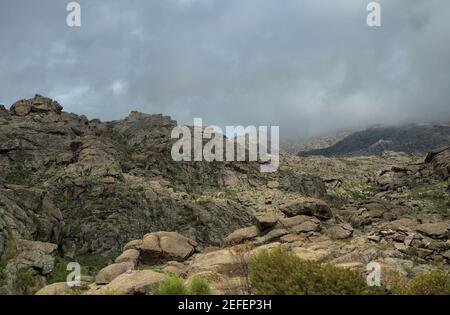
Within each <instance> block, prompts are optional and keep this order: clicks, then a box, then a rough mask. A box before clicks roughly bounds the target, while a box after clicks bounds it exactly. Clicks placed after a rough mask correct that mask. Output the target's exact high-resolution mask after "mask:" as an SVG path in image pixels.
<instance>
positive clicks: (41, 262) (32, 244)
mask: <svg viewBox="0 0 450 315" xmlns="http://www.w3.org/2000/svg"><path fill="white" fill-rule="evenodd" d="M57 248H58V246H57V245H56V244H51V243H45V242H39V241H29V240H19V241H17V244H16V252H17V253H18V255H17V256H16V257H15V258H14V259H11V260H10V261H8V264H7V265H6V267H5V270H6V271H7V273H8V274H16V273H17V272H19V271H22V270H28V271H31V272H33V273H36V272H38V273H39V274H41V275H47V274H49V273H50V272H52V271H53V268H54V265H55V258H54V256H55V255H56V250H57Z"/></svg>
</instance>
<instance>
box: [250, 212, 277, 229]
mask: <svg viewBox="0 0 450 315" xmlns="http://www.w3.org/2000/svg"><path fill="white" fill-rule="evenodd" d="M255 219H256V225H257V226H258V229H259V230H260V231H265V230H267V229H270V228H272V227H273V226H275V224H277V222H278V217H277V216H276V215H275V213H273V212H266V213H264V214H259V215H256V216H255Z"/></svg>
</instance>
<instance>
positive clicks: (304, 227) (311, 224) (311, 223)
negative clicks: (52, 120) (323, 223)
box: [291, 220, 320, 233]
mask: <svg viewBox="0 0 450 315" xmlns="http://www.w3.org/2000/svg"><path fill="white" fill-rule="evenodd" d="M291 231H292V232H294V233H308V232H318V231H320V222H319V221H318V220H317V221H316V220H308V221H305V222H303V223H300V224H299V225H296V226H293V227H292V228H291Z"/></svg>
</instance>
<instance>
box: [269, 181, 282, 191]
mask: <svg viewBox="0 0 450 315" xmlns="http://www.w3.org/2000/svg"><path fill="white" fill-rule="evenodd" d="M278 187H280V183H279V182H278V181H276V180H269V181H268V182H267V188H270V189H277V188H278Z"/></svg>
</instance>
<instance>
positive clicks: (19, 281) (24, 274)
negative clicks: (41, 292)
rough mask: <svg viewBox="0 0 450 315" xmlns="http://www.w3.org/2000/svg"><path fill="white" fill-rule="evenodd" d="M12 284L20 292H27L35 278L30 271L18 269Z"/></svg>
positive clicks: (34, 282)
mask: <svg viewBox="0 0 450 315" xmlns="http://www.w3.org/2000/svg"><path fill="white" fill-rule="evenodd" d="M13 285H14V288H15V289H17V290H19V291H20V292H21V293H25V292H29V290H31V289H33V288H34V286H35V285H36V278H35V277H34V275H33V274H32V273H31V272H30V271H19V272H18V273H17V274H16V278H15V279H14V283H13Z"/></svg>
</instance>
